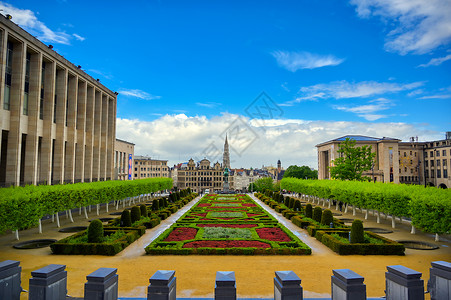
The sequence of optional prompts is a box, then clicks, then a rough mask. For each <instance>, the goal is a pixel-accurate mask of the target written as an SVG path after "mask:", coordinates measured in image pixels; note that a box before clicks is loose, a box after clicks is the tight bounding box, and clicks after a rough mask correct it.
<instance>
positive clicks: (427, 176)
mask: <svg viewBox="0 0 451 300" xmlns="http://www.w3.org/2000/svg"><path fill="white" fill-rule="evenodd" d="M425 175H426V178H429V170H426V172H425Z"/></svg>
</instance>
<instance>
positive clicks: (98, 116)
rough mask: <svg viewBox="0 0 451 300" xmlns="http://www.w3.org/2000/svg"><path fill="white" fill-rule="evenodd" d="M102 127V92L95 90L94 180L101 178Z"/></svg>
mask: <svg viewBox="0 0 451 300" xmlns="http://www.w3.org/2000/svg"><path fill="white" fill-rule="evenodd" d="M101 129H102V93H101V92H100V91H97V90H96V92H95V107H94V130H93V131H94V136H93V147H94V149H93V158H92V163H93V166H92V177H93V180H95V181H99V180H100V153H101V152H100V146H101Z"/></svg>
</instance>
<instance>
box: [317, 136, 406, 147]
mask: <svg viewBox="0 0 451 300" xmlns="http://www.w3.org/2000/svg"><path fill="white" fill-rule="evenodd" d="M347 138H349V139H350V140H355V141H357V142H378V141H401V140H400V139H395V138H390V137H385V136H384V137H383V138H376V137H371V136H365V135H345V136H342V137H339V138H336V139H333V140H330V141H327V142H324V143H320V144H318V145H316V147H318V146H321V145H324V144H328V143H330V142H342V141H345V140H346V139H347Z"/></svg>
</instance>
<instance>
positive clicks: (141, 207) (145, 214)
mask: <svg viewBox="0 0 451 300" xmlns="http://www.w3.org/2000/svg"><path fill="white" fill-rule="evenodd" d="M139 209H140V210H141V217H143V218H146V217H147V207H146V206H145V205H144V204H141V205H140V206H139Z"/></svg>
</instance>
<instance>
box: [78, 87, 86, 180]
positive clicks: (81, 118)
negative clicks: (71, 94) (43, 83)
mask: <svg viewBox="0 0 451 300" xmlns="http://www.w3.org/2000/svg"><path fill="white" fill-rule="evenodd" d="M87 87H88V85H87V83H86V81H81V80H80V79H79V81H78V95H77V125H76V131H77V145H78V146H77V149H76V150H77V151H76V153H75V182H84V173H85V172H84V167H85V163H86V162H85V148H86V147H85V144H86V140H85V133H86V132H85V130H86V123H87V120H86V106H87V105H86V103H87Z"/></svg>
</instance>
